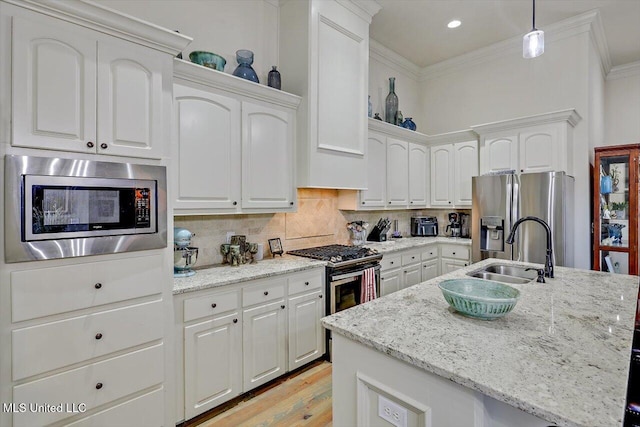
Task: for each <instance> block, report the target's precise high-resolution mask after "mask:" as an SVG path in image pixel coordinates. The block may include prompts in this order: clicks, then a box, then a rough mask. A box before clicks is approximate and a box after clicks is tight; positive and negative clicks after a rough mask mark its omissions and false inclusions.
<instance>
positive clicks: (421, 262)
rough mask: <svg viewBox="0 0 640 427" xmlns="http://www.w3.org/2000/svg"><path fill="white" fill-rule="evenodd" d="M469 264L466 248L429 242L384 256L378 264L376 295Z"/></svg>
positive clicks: (454, 244) (424, 280) (382, 294)
mask: <svg viewBox="0 0 640 427" xmlns="http://www.w3.org/2000/svg"><path fill="white" fill-rule="evenodd" d="M469 264H470V247H469V246H468V245H462V244H456V243H433V244H429V245H427V246H423V247H421V248H419V249H405V250H402V251H396V252H392V253H387V254H385V255H384V256H383V258H382V261H380V296H385V295H388V294H390V293H392V292H395V291H399V290H400V289H404V288H408V287H410V286H413V285H416V284H418V283H421V282H426V281H427V280H431V279H433V278H435V277H438V276H440V275H441V274H445V273H449V272H451V271H454V270H457V269H458V268H461V267H464V266H467V265H469Z"/></svg>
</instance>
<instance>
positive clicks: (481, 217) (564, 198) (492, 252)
mask: <svg viewBox="0 0 640 427" xmlns="http://www.w3.org/2000/svg"><path fill="white" fill-rule="evenodd" d="M573 181H574V180H573V177H571V176H568V175H566V174H565V173H564V172H542V173H530V174H522V175H516V174H504V175H484V176H477V177H473V179H472V194H473V206H472V211H471V215H472V219H471V229H472V233H471V238H472V242H473V251H472V259H473V262H477V261H480V260H483V259H487V258H501V259H508V260H514V261H526V262H534V263H539V264H544V262H545V256H546V247H547V244H546V232H545V229H544V227H542V226H541V225H540V224H538V223H535V222H533V221H525V222H523V223H522V224H521V225H520V226H519V227H518V231H517V234H516V240H515V242H514V244H513V245H509V244H507V243H506V240H507V237H508V236H509V232H510V231H511V227H512V226H513V224H514V223H515V222H516V221H517V220H518V219H519V218H522V217H525V216H536V217H538V218H540V219H542V220H544V221H546V222H547V224H549V227H550V228H551V233H552V235H553V263H554V265H561V266H567V267H573V264H574V250H573V229H574V224H573V217H574V212H573V206H574V203H573Z"/></svg>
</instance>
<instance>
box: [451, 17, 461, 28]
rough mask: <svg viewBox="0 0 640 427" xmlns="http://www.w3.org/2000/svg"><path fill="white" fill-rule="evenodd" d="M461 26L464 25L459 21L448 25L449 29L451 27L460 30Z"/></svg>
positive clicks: (455, 20)
mask: <svg viewBox="0 0 640 427" xmlns="http://www.w3.org/2000/svg"><path fill="white" fill-rule="evenodd" d="M461 24H462V22H460V21H458V20H457V19H454V20H453V21H451V22H449V23H448V24H447V27H449V28H458V27H459V26H460V25H461Z"/></svg>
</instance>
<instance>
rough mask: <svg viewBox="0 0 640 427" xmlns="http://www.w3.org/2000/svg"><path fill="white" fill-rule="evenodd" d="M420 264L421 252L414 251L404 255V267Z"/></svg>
mask: <svg viewBox="0 0 640 427" xmlns="http://www.w3.org/2000/svg"><path fill="white" fill-rule="evenodd" d="M419 262H420V252H417V251H413V252H408V253H406V254H402V265H411V264H417V263H419Z"/></svg>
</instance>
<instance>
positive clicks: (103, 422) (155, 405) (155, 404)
mask: <svg viewBox="0 0 640 427" xmlns="http://www.w3.org/2000/svg"><path fill="white" fill-rule="evenodd" d="M163 399H164V389H163V388H159V389H157V390H154V391H152V392H151V393H147V394H143V395H142V396H139V397H136V398H134V399H131V400H127V401H125V402H123V403H121V404H119V405H116V406H112V407H110V408H108V409H105V410H104V411H100V412H98V413H97V414H94V415H91V416H89V417H86V418H82V419H81V420H78V421H76V422H73V423H69V424H65V427H96V426H127V425H135V426H145V425H146V426H161V425H162V424H163V423H164V411H163V410H162V408H163V407H164V406H163V405H164V400H163Z"/></svg>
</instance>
